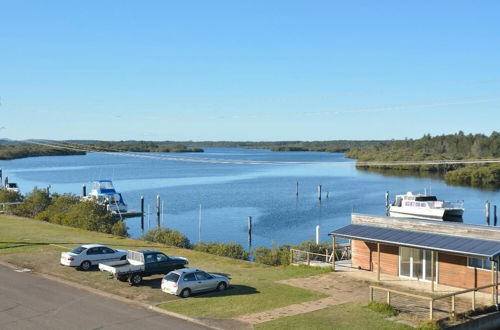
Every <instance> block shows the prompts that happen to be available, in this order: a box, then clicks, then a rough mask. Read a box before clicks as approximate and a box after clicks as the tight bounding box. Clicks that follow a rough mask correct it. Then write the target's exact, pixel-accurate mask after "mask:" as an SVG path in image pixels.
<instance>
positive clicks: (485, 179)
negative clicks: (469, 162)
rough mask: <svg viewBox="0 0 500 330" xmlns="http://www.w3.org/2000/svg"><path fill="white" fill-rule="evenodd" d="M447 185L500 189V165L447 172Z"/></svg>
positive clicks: (445, 177) (468, 167)
mask: <svg viewBox="0 0 500 330" xmlns="http://www.w3.org/2000/svg"><path fill="white" fill-rule="evenodd" d="M444 179H445V181H446V182H447V183H450V184H456V185H465V186H475V187H494V188H498V187H500V164H494V165H483V166H466V167H463V168H459V169H458V170H455V171H451V172H447V173H446V175H445V176H444Z"/></svg>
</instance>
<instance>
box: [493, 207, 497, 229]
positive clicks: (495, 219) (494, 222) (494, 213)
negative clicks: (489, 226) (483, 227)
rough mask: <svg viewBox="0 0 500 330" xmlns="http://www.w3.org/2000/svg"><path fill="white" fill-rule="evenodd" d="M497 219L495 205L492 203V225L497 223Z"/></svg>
mask: <svg viewBox="0 0 500 330" xmlns="http://www.w3.org/2000/svg"><path fill="white" fill-rule="evenodd" d="M497 221H498V218H497V206H496V205H493V226H496V225H497Z"/></svg>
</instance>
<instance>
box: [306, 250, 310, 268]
mask: <svg viewBox="0 0 500 330" xmlns="http://www.w3.org/2000/svg"><path fill="white" fill-rule="evenodd" d="M306 253H307V265H308V266H311V256H310V255H309V252H306Z"/></svg>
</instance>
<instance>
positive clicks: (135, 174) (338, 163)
mask: <svg viewBox="0 0 500 330" xmlns="http://www.w3.org/2000/svg"><path fill="white" fill-rule="evenodd" d="M205 151H206V152H204V153H194V154H180V155H179V154H175V155H172V154H162V155H163V156H165V157H169V158H171V157H176V158H195V159H199V158H202V159H204V158H211V159H219V160H237V161H243V162H245V161H249V160H254V161H260V162H263V163H260V164H247V163H243V164H238V163H221V162H214V163H209V162H200V163H196V162H186V161H176V160H171V159H167V158H165V159H148V158H132V157H123V156H118V155H109V154H95V153H91V154H87V155H85V156H64V157H39V158H27V159H18V160H12V161H0V168H3V170H4V176H5V175H7V176H8V177H9V181H10V182H17V183H18V184H19V185H20V187H21V189H22V191H23V192H24V193H25V192H28V191H31V190H32V189H33V187H35V186H38V187H46V186H48V185H50V186H51V191H53V192H59V193H64V192H72V193H76V194H80V193H81V187H82V184H83V183H86V182H89V181H92V180H94V179H112V180H113V182H114V185H115V188H116V189H117V191H119V192H121V193H122V194H123V197H124V199H125V202H126V203H127V204H128V206H129V209H131V210H139V208H140V196H141V195H142V196H144V198H145V204H146V210H147V206H148V205H149V207H150V215H149V216H148V215H146V217H145V222H146V224H145V226H146V230H147V229H148V227H151V228H153V227H154V226H156V215H155V212H156V211H155V200H156V195H157V194H159V195H160V196H161V198H162V200H163V201H164V214H163V220H162V226H168V227H171V228H175V229H177V230H180V231H181V232H183V233H184V234H186V235H187V236H188V237H189V239H190V240H191V241H192V242H197V241H198V239H199V238H200V235H199V208H200V204H201V208H202V212H201V239H202V240H204V241H208V240H217V241H225V242H228V241H236V242H238V243H241V244H243V245H244V246H247V242H248V241H247V239H248V238H247V218H248V216H252V218H253V242H252V245H253V246H271V245H272V244H282V243H299V242H302V241H304V240H311V239H314V237H315V227H316V225H320V227H321V239H322V240H328V236H327V233H328V232H329V231H331V230H333V229H336V228H339V227H341V226H344V225H346V224H348V223H349V222H350V213H351V212H352V211H353V210H354V211H355V212H360V213H370V214H378V215H383V214H384V213H385V208H384V198H385V197H384V194H385V191H386V190H389V191H390V193H391V199H393V198H394V194H395V193H405V192H406V191H414V192H423V190H424V189H426V188H427V189H428V190H429V189H431V190H432V193H434V194H436V195H437V196H438V198H442V199H446V200H453V201H455V200H465V208H466V210H465V215H464V222H468V223H476V224H483V223H484V202H485V201H486V200H490V201H492V204H500V192H495V191H487V190H479V189H475V188H465V187H452V186H448V185H446V184H445V183H444V182H443V181H441V180H436V179H431V178H411V177H393V176H383V175H380V174H374V173H369V172H362V171H358V170H356V169H355V167H354V162H353V161H352V160H349V159H345V158H344V157H343V155H342V154H340V153H338V154H332V153H308V152H270V151H268V150H247V149H236V148H206V149H205ZM266 162H268V163H266ZM277 162H278V163H279V162H306V163H307V164H277ZM296 182H299V197H298V198H296V196H295V189H296ZM319 184H321V185H322V186H323V199H322V201H321V203H319V202H318V199H317V186H318V185H319ZM326 192H328V195H329V198H326ZM148 218H149V223H150V224H148ZM127 225H128V227H129V233H130V234H131V236H132V237H138V236H140V235H141V230H140V218H134V219H129V220H127Z"/></svg>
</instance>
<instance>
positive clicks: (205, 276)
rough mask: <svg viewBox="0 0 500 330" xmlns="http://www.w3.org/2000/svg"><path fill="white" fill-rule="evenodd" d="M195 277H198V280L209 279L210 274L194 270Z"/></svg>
mask: <svg viewBox="0 0 500 330" xmlns="http://www.w3.org/2000/svg"><path fill="white" fill-rule="evenodd" d="M195 274H196V278H197V279H198V281H203V280H209V279H211V278H212V276H210V274H207V273H205V272H196V273H195Z"/></svg>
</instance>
